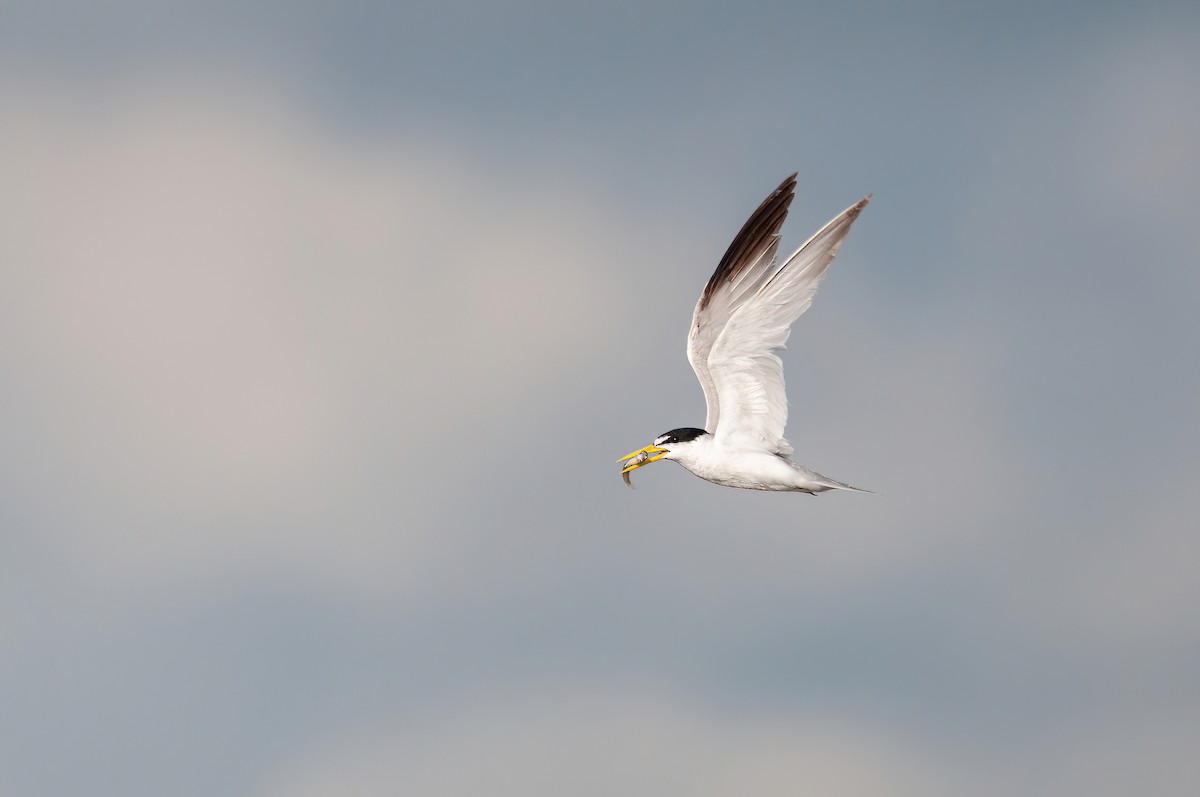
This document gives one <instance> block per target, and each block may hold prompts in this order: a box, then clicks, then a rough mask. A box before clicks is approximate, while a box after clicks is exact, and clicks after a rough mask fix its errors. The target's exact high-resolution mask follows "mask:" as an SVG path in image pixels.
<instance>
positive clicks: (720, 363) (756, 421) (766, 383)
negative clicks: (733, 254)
mask: <svg viewBox="0 0 1200 797" xmlns="http://www.w3.org/2000/svg"><path fill="white" fill-rule="evenodd" d="M869 201H870V196H869V195H868V196H866V197H864V198H863V199H861V200H859V201H858V202H857V203H855V204H854V205H852V206H850V207H849V208H847V209H846V210H844V211H843V212H842V213H840V214H838V216H837V217H835V218H834V219H833V220H832V221H830V222H829V223H828V224H826V225H825V226H824V227H823V228H821V230H820V231H819V232H818V233H817V234H816V235H814V236H813V237H812V238H810V239H809V240H808V241H807V242H806V243H805V244H804V245H803V246H801V247H800V248H799V249H797V250H796V252H795V253H794V254H793V255H792V256H791V257H789V258H788V259H787V260H786V261H785V262H784V263H783V265H782V266H779V267H778V268H775V267H773V265H771V266H768V267H767V268H766V269H765V270H761V271H760V272H759V273H757V274H756V275H755V276H754V277H753V278H752V279H742V280H738V279H734V280H726V281H720V282H719V284H718V285H717V287H716V289H715V290H714V295H713V296H712V297H711V298H710V300H709V302H708V306H709V307H714V306H722V307H725V310H724V315H725V318H726V320H725V322H724V323H723V325H722V326H721V329H720V330H719V331H718V332H717V333H716V335H715V338H714V339H713V341H712V343H711V345H710V346H709V348H708V353H707V360H706V366H707V367H706V376H707V378H708V380H709V383H710V384H711V388H708V387H706V388H705V395H706V396H707V395H708V393H709V390H710V389H711V390H712V392H713V394H714V395H715V397H716V402H715V403H716V405H717V407H718V409H719V416H718V417H716V418H714V417H712V412H713V411H712V407H713V403H714V402H713V401H712V400H710V401H709V414H710V418H709V421H710V423H712V422H715V423H713V426H709V427H708V430H709V431H710V432H711V433H712V434H714V435H715V436H716V438H717V440H718V441H720V442H722V443H723V444H725V445H730V446H733V447H738V446H743V445H744V446H747V447H752V448H764V447H765V448H768V449H770V450H773V451H776V452H778V453H780V454H784V455H787V454H790V453H791V450H792V449H791V446H790V445H789V444H788V442H787V440H785V439H784V437H783V430H784V427H785V426H786V425H787V392H786V389H785V385H784V379H783V363H782V362H781V361H780V359H779V357H778V355H777V354H776V352H778V351H779V350H781V349H783V348H784V346H785V345H786V343H787V339H788V336H789V335H790V334H791V325H792V323H793V322H794V321H795V320H796V319H797V318H799V317H800V316H801V314H803V313H804V311H805V310H807V309H808V308H809V305H811V304H812V299H813V295H814V294H815V293H816V291H817V285H818V284H819V283H820V281H821V278H822V277H823V276H824V275H825V270H826V268H828V266H829V264H830V263H831V262H833V258H834V256H835V255H836V254H837V251H838V249H839V248H840V247H841V245H842V242H843V241H844V240H845V238H846V234H847V233H848V232H849V231H850V225H851V224H853V223H854V220H855V219H856V218H858V214H859V213H860V212H862V209H863V208H864V207H866V206H867V202H869ZM719 270H720V269H719V268H718V271H719ZM715 276H716V275H714V277H715ZM711 284H712V282H711V281H710V285H711ZM707 292H708V291H707V289H706V293H707ZM723 293H724V294H728V296H727V298H726V297H723V296H722V295H721V294H723ZM703 303H704V297H701V300H700V304H698V305H697V309H696V313H697V315H699V316H703V315H705V314H706V313H707V312H708V311H707V310H706V309H703V308H702V307H701V305H703ZM696 326H697V325H696V324H695V323H693V330H695V328H696ZM710 334H711V333H710ZM689 354H690V352H689ZM697 373H699V369H697ZM701 384H702V385H703V384H704V379H703V378H702V379H701ZM714 426H715V428H714Z"/></svg>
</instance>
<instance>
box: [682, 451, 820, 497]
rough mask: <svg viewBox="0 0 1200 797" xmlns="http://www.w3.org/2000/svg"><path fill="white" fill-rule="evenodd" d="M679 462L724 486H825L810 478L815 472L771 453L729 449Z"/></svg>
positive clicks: (789, 488)
mask: <svg viewBox="0 0 1200 797" xmlns="http://www.w3.org/2000/svg"><path fill="white" fill-rule="evenodd" d="M714 453H716V452H714ZM679 464H681V465H683V466H684V467H685V468H687V469H688V470H690V471H691V472H692V473H694V474H696V475H697V476H699V477H700V478H701V479H704V480H705V481H710V482H712V483H713V484H720V485H723V486H725V487H740V488H742V489H746V490H779V491H789V492H795V491H798V490H803V491H806V492H820V491H822V490H828V489H829V487H828V486H827V485H824V484H821V483H820V482H819V481H816V480H815V479H813V478H812V476H816V474H812V472H811V471H809V470H808V469H806V468H803V467H801V466H799V465H795V464H793V463H791V462H788V461H787V460H785V459H782V458H781V457H777V456H775V455H774V454H765V453H762V452H759V451H754V452H730V453H726V454H725V455H724V456H709V457H704V458H702V459H699V460H696V461H691V462H682V461H681V462H680V463H679ZM810 474H811V475H810Z"/></svg>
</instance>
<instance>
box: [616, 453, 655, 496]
mask: <svg viewBox="0 0 1200 797" xmlns="http://www.w3.org/2000/svg"><path fill="white" fill-rule="evenodd" d="M666 453H667V449H665V448H659V447H658V446H654V445H650V446H646V447H645V448H641V449H638V450H637V451H634V452H632V453H630V454H626V455H625V456H623V457H621V458H620V459H618V460H617V462H623V463H624V467H622V469H621V478H622V479H623V480H624V481H625V483H626V484H627V485H629V487H630V489H632V488H633V481H632V480H631V479H630V478H629V474H630V472H631V471H633V470H636V469H637V468H640V467H642V466H643V465H645V464H646V463H647V462H654V461H656V460H660V459H662V458H663V456H664V455H665V454H666Z"/></svg>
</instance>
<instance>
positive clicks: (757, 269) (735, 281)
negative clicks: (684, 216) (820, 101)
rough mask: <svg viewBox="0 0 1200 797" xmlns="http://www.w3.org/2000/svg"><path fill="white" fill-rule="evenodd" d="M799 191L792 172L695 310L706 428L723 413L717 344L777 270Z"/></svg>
mask: <svg viewBox="0 0 1200 797" xmlns="http://www.w3.org/2000/svg"><path fill="white" fill-rule="evenodd" d="M795 190H796V175H795V174H792V176H791V177H788V178H787V179H786V180H784V181H783V182H782V183H780V184H779V187H778V188H776V189H775V190H774V191H773V192H771V195H770V196H769V197H767V198H766V199H765V200H763V203H762V204H761V205H759V206H758V210H756V211H754V213H753V214H752V215H751V216H750V218H749V219H747V221H746V223H745V224H744V225H742V229H741V230H740V231H739V232H738V234H737V236H735V237H734V239H733V243H731V244H730V245H729V249H728V250H727V251H726V252H725V256H724V257H722V258H721V262H720V263H719V264H718V265H717V270H716V271H714V272H713V275H712V277H711V278H709V280H708V284H707V285H705V286H704V292H703V293H702V294H700V300H699V301H698V302H696V309H695V311H694V312H693V313H692V326H691V329H690V330H689V331H688V362H690V363H691V364H692V370H693V371H695V372H696V378H697V379H699V380H700V387H702V388H703V389H704V400H705V402H706V403H707V404H708V417H707V418H706V419H705V421H704V428H705V429H706V430H707V431H708V432H709V433H713V434H715V433H716V429H717V420H718V418H719V416H720V413H721V405H720V396H719V392H718V390H717V383H716V380H715V379H714V377H713V375H712V373H711V371H710V367H709V358H710V355H711V353H712V349H713V346H714V345H715V344H716V342H717V338H718V337H719V336H720V335H721V332H722V330H724V329H725V325H726V324H727V323H728V322H729V319H730V317H732V316H733V314H734V312H736V311H737V309H738V307H739V306H740V305H741V303H742V302H743V301H744V300H745V299H746V297H747V295H748V294H750V293H751V292H753V291H754V290H755V289H756V288H757V287H758V286H759V284H760V283H761V282H762V280H763V278H764V277H765V276H766V275H768V274H770V273H771V271H772V270H773V268H774V265H775V250H776V249H778V248H779V228H780V227H782V226H783V220H784V219H786V218H787V212H788V205H790V204H792V197H793V196H794V194H795Z"/></svg>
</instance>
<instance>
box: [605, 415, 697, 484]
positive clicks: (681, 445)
mask: <svg viewBox="0 0 1200 797" xmlns="http://www.w3.org/2000/svg"><path fill="white" fill-rule="evenodd" d="M707 434H708V432H706V431H704V430H703V429H693V428H691V427H686V428H683V429H672V430H671V431H669V432H666V433H665V434H660V435H659V436H658V437H656V438H654V442H653V443H651V444H650V445H648V446H646V447H645V448H639V449H638V450H637V451H631V452H629V453H628V454H626V455H625V456H623V457H621V458H620V459H618V460H617V462H623V463H625V466H624V468H623V469H622V470H621V474H622V475H625V474H628V473H629V472H630V471H631V470H636V469H637V468H640V467H642V466H643V465H647V464H649V463H651V462H657V461H658V460H660V459H686V458H687V456H688V452H689V451H690V450H692V449H693V448H694V447H695V446H696V445H697V441H698V440H699V439H700V438H701V437H702V436H704V435H707ZM626 481H628V479H627V480H626Z"/></svg>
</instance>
